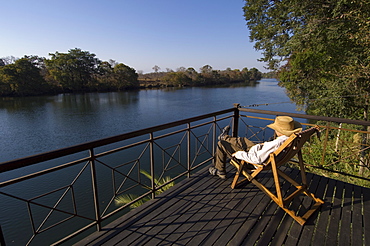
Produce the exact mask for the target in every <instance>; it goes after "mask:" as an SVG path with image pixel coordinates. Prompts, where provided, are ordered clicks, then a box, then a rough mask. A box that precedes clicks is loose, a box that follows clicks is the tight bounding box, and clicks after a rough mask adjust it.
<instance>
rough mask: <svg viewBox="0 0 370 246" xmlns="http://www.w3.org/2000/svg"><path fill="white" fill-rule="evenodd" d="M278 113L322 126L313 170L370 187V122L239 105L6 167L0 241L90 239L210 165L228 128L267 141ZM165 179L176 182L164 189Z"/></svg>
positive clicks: (0, 168)
mask: <svg viewBox="0 0 370 246" xmlns="http://www.w3.org/2000/svg"><path fill="white" fill-rule="evenodd" d="M276 115H289V116H292V117H293V118H295V119H296V120H299V121H301V123H302V124H303V125H304V126H305V127H311V126H315V125H318V126H319V127H320V129H321V132H322V138H321V140H320V141H318V140H317V139H312V141H310V142H308V143H307V145H308V146H307V147H305V148H304V158H305V161H306V164H307V165H308V167H309V168H311V167H312V168H320V170H326V171H335V172H337V173H338V172H339V173H345V172H344V168H342V167H346V168H347V169H346V170H348V169H353V170H354V171H356V169H358V171H359V172H357V173H358V174H359V175H353V173H352V174H350V175H347V176H349V177H350V178H353V176H357V177H359V178H361V179H365V180H367V181H369V179H368V169H369V165H368V159H369V154H368V153H369V151H368V149H369V144H368V140H367V139H368V138H367V137H368V135H369V134H370V132H369V131H366V130H364V127H369V126H370V123H369V122H366V121H354V120H348V119H340V118H328V117H318V116H312V115H304V114H295V113H286V112H276V111H266V110H256V109H250V108H242V107H240V106H239V105H238V104H235V105H234V107H233V108H230V109H227V110H223V111H218V112H214V113H210V114H206V115H202V116H198V117H193V118H190V119H185V120H180V121H176V122H172V123H168V124H164V125H160V126H155V127H151V128H147V129H143V130H139V131H135V132H130V133H126V134H122V135H118V136H114V137H110V138H106V139H101V140H98V141H93V142H89V143H85V144H81V145H76V146H72V147H69V148H64V149H60V150H55V151H51V152H48V153H43V154H40V155H35V156H31V157H26V158H22V159H18V160H14V161H10V162H6V163H1V164H0V178H1V182H0V197H1V198H0V209H1V210H0V211H1V218H0V219H1V220H0V225H1V227H0V228H2V231H1V230H0V237H1V238H0V239H1V240H3V242H2V241H1V240H0V242H2V244H5V242H11V244H12V245H38V244H40V242H42V244H45V243H46V244H51V243H55V244H62V243H63V242H68V243H70V242H73V240H78V239H80V238H81V237H84V236H87V235H88V234H90V233H92V232H93V231H95V230H100V229H101V228H102V227H103V226H104V225H106V224H108V223H109V222H111V221H113V220H114V219H115V218H117V217H118V216H121V215H122V214H124V213H126V212H127V211H129V209H130V208H129V207H130V206H132V205H134V204H135V203H136V202H137V201H140V200H142V199H144V198H147V197H149V198H154V197H155V196H156V194H157V192H158V191H159V190H160V189H162V188H163V187H165V186H166V185H168V184H169V183H172V182H177V181H179V180H181V179H184V178H186V177H189V176H190V175H191V173H192V172H195V171H197V170H199V169H200V168H202V167H204V166H206V165H210V164H211V163H212V161H213V154H214V152H215V146H216V141H217V136H218V135H219V133H220V131H221V129H222V127H224V126H225V125H232V126H233V127H232V134H233V135H234V136H237V135H239V136H246V137H248V138H250V139H251V140H253V141H256V142H262V141H265V140H267V139H268V138H269V137H271V135H272V134H273V132H272V130H271V129H268V128H266V127H265V126H266V125H267V124H269V123H271V121H273V120H274V118H275V116H276ZM359 128H360V129H359ZM356 134H357V135H356ZM355 136H356V137H355ZM358 136H359V137H358ZM364 138H365V140H364ZM354 139H355V140H354ZM359 139H360V140H359ZM338 168H339V169H338ZM336 169H338V170H336ZM360 169H362V170H361V171H360ZM142 170H145V171H147V172H148V173H149V174H150V178H147V177H146V176H145V175H143V174H142V172H141V171H142ZM347 174H348V172H347ZM164 177H170V178H168V179H166V182H164V183H160V182H159V181H158V180H160V179H161V178H164ZM128 194H132V195H134V194H135V195H136V196H135V197H134V196H132V200H131V201H129V202H127V203H126V204H125V205H120V206H118V205H116V203H115V201H116V199H117V198H118V197H121V196H122V195H128ZM1 235H3V236H1ZM2 244H1V245H2Z"/></svg>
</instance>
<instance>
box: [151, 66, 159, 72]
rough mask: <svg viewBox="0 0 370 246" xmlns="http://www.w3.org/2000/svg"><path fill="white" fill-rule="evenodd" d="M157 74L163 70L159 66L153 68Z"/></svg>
mask: <svg viewBox="0 0 370 246" xmlns="http://www.w3.org/2000/svg"><path fill="white" fill-rule="evenodd" d="M152 69H153V70H154V72H155V73H158V71H159V70H160V69H161V68H160V67H159V66H157V65H155V66H154V67H153V68H152Z"/></svg>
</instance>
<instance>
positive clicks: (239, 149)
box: [209, 116, 302, 179]
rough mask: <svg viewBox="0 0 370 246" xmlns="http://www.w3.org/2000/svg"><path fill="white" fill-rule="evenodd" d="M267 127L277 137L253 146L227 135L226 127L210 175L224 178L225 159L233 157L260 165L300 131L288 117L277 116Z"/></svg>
mask: <svg viewBox="0 0 370 246" xmlns="http://www.w3.org/2000/svg"><path fill="white" fill-rule="evenodd" d="M267 127H269V128H271V129H273V130H275V134H276V136H277V138H276V139H274V140H273V141H268V142H264V143H261V144H255V143H253V142H252V141H250V140H249V139H247V138H245V137H231V136H229V135H228V133H229V130H230V127H229V126H226V127H225V128H224V129H223V131H222V133H221V135H220V136H219V137H218V140H219V141H218V143H217V149H216V154H215V165H214V166H211V167H209V172H210V174H211V175H217V176H219V177H220V178H222V179H225V178H226V169H225V166H226V159H227V158H230V157H235V158H237V159H240V160H245V161H247V162H249V163H254V164H262V163H263V162H264V161H265V160H266V159H267V158H268V157H269V155H270V153H272V152H274V151H275V150H276V149H278V148H279V146H280V145H282V144H283V143H284V141H285V140H287V139H288V138H289V136H290V135H292V134H293V133H297V132H300V131H302V126H301V124H300V123H299V122H297V121H295V120H293V119H292V118H291V117H289V116H277V117H276V118H275V121H274V123H272V124H270V125H267Z"/></svg>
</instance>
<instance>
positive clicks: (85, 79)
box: [46, 48, 101, 91]
mask: <svg viewBox="0 0 370 246" xmlns="http://www.w3.org/2000/svg"><path fill="white" fill-rule="evenodd" d="M49 55H50V56H51V59H49V60H46V66H47V69H48V72H49V73H50V75H51V77H52V78H53V79H54V80H55V81H58V82H59V83H60V85H61V86H62V87H63V88H64V89H65V90H70V91H83V90H86V89H87V88H88V87H89V84H92V83H93V80H94V75H95V74H96V73H97V70H98V67H99V64H100V62H101V61H100V60H99V59H97V58H95V54H91V53H90V52H88V51H82V50H81V49H78V48H75V49H72V50H69V51H68V53H59V52H56V53H55V54H52V53H50V54H49Z"/></svg>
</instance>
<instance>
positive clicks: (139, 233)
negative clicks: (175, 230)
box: [107, 174, 218, 245]
mask: <svg viewBox="0 0 370 246" xmlns="http://www.w3.org/2000/svg"><path fill="white" fill-rule="evenodd" d="M203 175H205V174H203ZM204 181H208V182H206V183H203V187H204V186H205V187H206V188H203V187H202V186H197V187H195V188H198V191H199V193H198V194H197V195H198V196H199V198H201V197H203V201H204V199H206V198H207V197H208V195H209V192H211V191H212V190H213V187H214V186H218V185H217V183H215V182H212V181H211V180H204ZM200 187H202V188H200ZM192 190H193V188H191V187H189V188H188V189H187V190H185V191H184V193H185V194H188V193H189V192H191V191H192ZM195 192H196V191H195ZM208 199H209V197H208ZM189 201H190V205H189V204H188V206H191V205H192V204H194V202H196V200H195V201H192V200H189ZM184 204H186V200H185V199H183V196H182V195H181V193H180V194H179V195H177V196H176V197H174V198H172V200H171V201H170V202H169V203H168V204H167V206H164V207H163V208H161V209H159V210H157V211H156V213H153V214H152V216H146V217H144V218H142V220H140V221H138V222H137V224H138V225H140V227H139V228H138V230H136V231H134V232H131V233H130V235H128V236H127V237H126V238H125V237H121V238H119V237H116V238H115V239H114V240H111V241H109V243H108V244H113V243H116V242H119V241H121V240H123V239H125V240H127V241H130V242H132V243H135V244H138V245H140V244H144V243H145V242H146V241H149V240H151V239H153V237H154V236H157V234H158V232H159V231H160V230H161V229H163V228H164V226H166V225H168V222H169V218H172V217H171V216H170V215H171V214H172V213H174V212H177V211H179V209H181V210H182V208H183V207H182V206H183V205H184ZM166 219H167V220H166ZM123 236H124V235H123ZM108 244H107V245H108Z"/></svg>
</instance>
